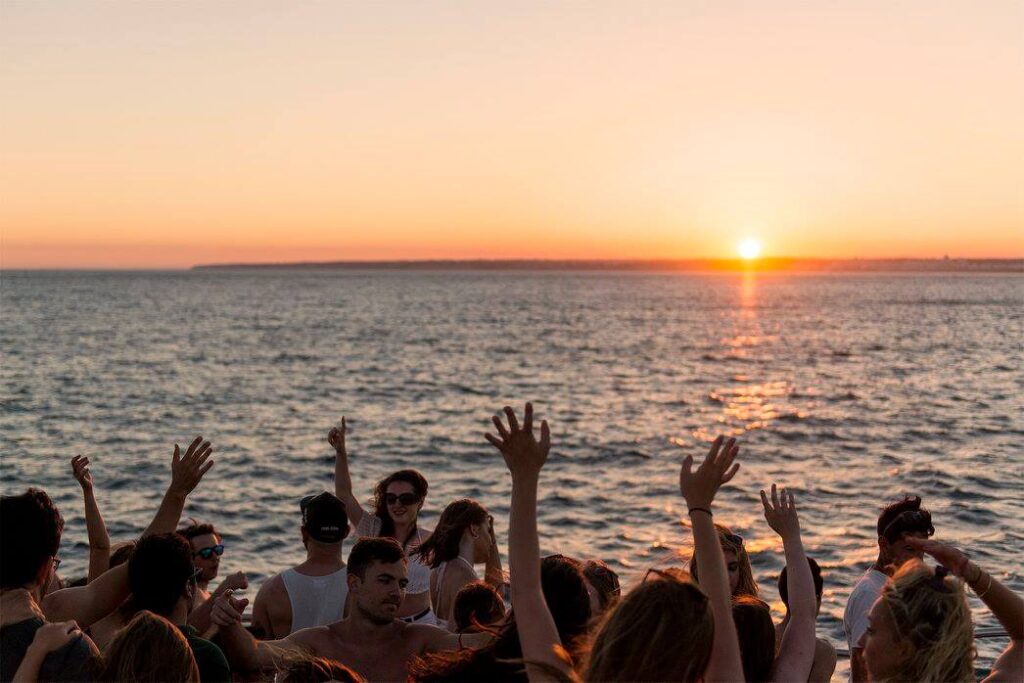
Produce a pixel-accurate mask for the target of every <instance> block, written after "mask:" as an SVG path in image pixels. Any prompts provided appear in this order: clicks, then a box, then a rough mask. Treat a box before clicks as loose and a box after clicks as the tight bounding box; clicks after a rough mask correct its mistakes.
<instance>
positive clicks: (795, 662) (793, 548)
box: [775, 531, 816, 681]
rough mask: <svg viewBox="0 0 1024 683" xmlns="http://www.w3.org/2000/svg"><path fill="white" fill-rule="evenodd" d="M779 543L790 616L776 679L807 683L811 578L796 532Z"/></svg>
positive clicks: (810, 651)
mask: <svg viewBox="0 0 1024 683" xmlns="http://www.w3.org/2000/svg"><path fill="white" fill-rule="evenodd" d="M782 543H783V548H784V549H785V553H786V588H787V589H788V591H789V610H790V614H791V617H790V622H789V627H788V628H787V629H786V632H785V633H784V634H783V636H782V642H781V643H780V645H779V654H778V657H777V658H776V661H775V680H781V681H790V680H798V681H806V680H807V679H808V677H809V676H810V673H811V667H813V666H814V650H815V637H814V624H815V610H816V598H815V595H814V577H813V576H812V575H811V568H810V565H809V564H808V562H807V555H806V553H805V552H804V545H803V541H802V540H801V538H800V533H799V531H798V532H796V533H794V534H792V535H790V536H789V537H784V538H783V539H782Z"/></svg>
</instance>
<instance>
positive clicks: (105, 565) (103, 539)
mask: <svg viewBox="0 0 1024 683" xmlns="http://www.w3.org/2000/svg"><path fill="white" fill-rule="evenodd" d="M82 492H83V496H84V498H85V527H86V530H87V531H88V533H89V578H88V580H89V581H94V580H95V579H96V577H98V576H99V575H100V574H102V573H103V572H105V571H107V569H109V568H110V536H109V535H108V534H107V525H106V524H105V523H104V521H103V515H101V514H100V506H99V505H98V504H97V503H96V495H95V493H94V492H93V489H92V487H91V486H90V487H86V488H84V489H83V490H82Z"/></svg>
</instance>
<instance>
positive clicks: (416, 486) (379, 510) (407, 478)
mask: <svg viewBox="0 0 1024 683" xmlns="http://www.w3.org/2000/svg"><path fill="white" fill-rule="evenodd" d="M395 481H402V482H405V483H406V484H409V485H410V486H412V489H413V491H414V492H415V493H416V497H417V498H419V499H420V500H423V499H425V498H426V497H427V479H426V477H424V476H423V475H422V474H420V473H419V472H417V471H416V470H398V471H397V472H392V473H391V474H389V475H388V476H386V477H384V478H383V479H381V480H380V481H379V482H377V486H376V487H375V488H374V489H373V508H374V514H375V515H377V517H378V518H380V535H381V536H386V537H390V538H394V539H395V540H396V541H398V542H399V543H401V544H402V547H403V548H404V547H405V546H407V545H408V544H409V541H410V540H412V539H413V538H415V537H416V532H417V526H416V523H415V522H414V523H413V525H412V529H410V530H409V535H408V536H406V537H405V538H395V520H393V519H391V514H390V513H389V512H388V486H390V485H391V483H392V482H395Z"/></svg>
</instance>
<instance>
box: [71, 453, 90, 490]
mask: <svg viewBox="0 0 1024 683" xmlns="http://www.w3.org/2000/svg"><path fill="white" fill-rule="evenodd" d="M71 473H72V474H73V475H74V476H75V479H77V480H78V483H79V485H81V487H82V488H83V489H91V488H92V472H90V471H89V458H88V457H86V456H84V455H76V456H75V457H73V458H71Z"/></svg>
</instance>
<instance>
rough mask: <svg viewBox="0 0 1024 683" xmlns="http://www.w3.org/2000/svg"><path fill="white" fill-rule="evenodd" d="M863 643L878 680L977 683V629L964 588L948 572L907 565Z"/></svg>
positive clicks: (889, 587)
mask: <svg viewBox="0 0 1024 683" xmlns="http://www.w3.org/2000/svg"><path fill="white" fill-rule="evenodd" d="M868 622H869V626H868V629H867V631H866V632H865V634H864V637H863V638H862V640H861V643H860V645H861V647H863V652H864V654H863V656H864V663H865V665H866V666H867V670H868V673H869V674H870V677H871V680H873V681H885V680H894V681H897V680H898V681H973V680H974V655H975V649H974V626H973V624H972V623H971V611H970V608H969V607H968V605H967V599H966V596H965V595H964V587H963V583H962V582H960V581H959V580H957V579H955V578H953V577H952V576H949V575H948V573H947V572H946V570H945V567H941V566H940V567H937V568H936V569H935V570H932V569H931V568H930V567H928V566H926V565H925V564H924V563H923V562H921V561H920V560H914V559H912V560H910V561H908V562H906V563H904V564H903V565H902V566H901V567H900V568H899V569H898V570H897V571H896V574H895V575H894V576H893V577H892V578H891V579H889V581H888V583H887V584H886V586H885V588H883V589H882V594H881V595H880V596H879V598H878V600H876V601H875V604H874V605H873V606H872V608H871V612H870V613H869V615H868Z"/></svg>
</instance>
